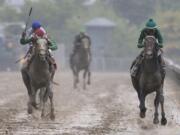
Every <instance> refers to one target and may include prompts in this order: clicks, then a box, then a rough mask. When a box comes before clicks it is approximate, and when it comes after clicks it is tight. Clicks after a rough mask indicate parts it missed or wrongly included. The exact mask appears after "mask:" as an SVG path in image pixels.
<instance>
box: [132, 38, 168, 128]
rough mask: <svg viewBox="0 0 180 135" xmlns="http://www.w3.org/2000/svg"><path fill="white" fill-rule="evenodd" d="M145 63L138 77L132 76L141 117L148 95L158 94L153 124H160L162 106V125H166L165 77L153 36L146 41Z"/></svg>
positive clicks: (142, 116)
mask: <svg viewBox="0 0 180 135" xmlns="http://www.w3.org/2000/svg"><path fill="white" fill-rule="evenodd" d="M144 45H145V48H144V52H143V56H144V58H143V61H142V64H141V66H140V69H139V72H138V74H137V76H136V77H133V76H131V79H132V83H133V86H134V88H135V89H136V91H137V94H138V98H139V101H140V105H139V107H140V117H141V118H144V117H145V113H146V107H145V98H146V96H147V95H148V94H150V93H152V92H156V97H155V100H154V106H155V113H154V120H153V123H154V124H157V123H159V119H158V106H159V103H160V104H161V115H162V119H161V124H162V125H166V123H167V120H166V117H165V112H164V95H163V85H164V78H165V75H163V74H162V72H161V68H162V67H161V65H160V62H159V57H160V56H159V55H158V53H159V48H158V47H157V42H156V39H155V38H154V37H153V36H147V37H146V38H145V41H144Z"/></svg>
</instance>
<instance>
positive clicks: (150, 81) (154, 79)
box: [141, 74, 161, 89]
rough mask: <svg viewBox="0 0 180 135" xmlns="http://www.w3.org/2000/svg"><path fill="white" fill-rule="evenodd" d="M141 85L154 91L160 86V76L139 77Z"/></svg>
mask: <svg viewBox="0 0 180 135" xmlns="http://www.w3.org/2000/svg"><path fill="white" fill-rule="evenodd" d="M141 82H142V83H141V85H142V86H143V87H144V88H147V89H156V88H158V87H160V85H161V76H160V75H159V74H154V75H153V74H152V75H148V76H142V77H141Z"/></svg>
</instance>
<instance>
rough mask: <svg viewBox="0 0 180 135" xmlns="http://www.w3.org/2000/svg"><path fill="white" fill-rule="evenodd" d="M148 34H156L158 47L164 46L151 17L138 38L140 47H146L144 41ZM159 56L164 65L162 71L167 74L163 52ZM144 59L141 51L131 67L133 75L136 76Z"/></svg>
mask: <svg viewBox="0 0 180 135" xmlns="http://www.w3.org/2000/svg"><path fill="white" fill-rule="evenodd" d="M146 36H154V37H155V38H156V39H157V41H158V42H157V45H158V47H159V48H163V38H162V36H161V33H160V31H159V29H158V28H157V26H156V23H155V21H154V20H153V19H149V20H148V21H147V23H146V27H145V28H144V29H143V30H142V31H141V34H140V37H139V40H138V45H137V47H138V48H143V47H144V44H143V41H144V39H145V37H146ZM158 58H159V61H160V64H161V67H162V73H163V74H164V75H165V62H164V60H163V58H162V54H160V56H159V57H158ZM142 59H143V52H141V54H140V55H139V56H138V57H137V58H136V60H135V61H134V65H133V67H132V68H131V75H132V76H134V77H135V76H136V74H137V72H138V69H139V66H140V65H141V62H142Z"/></svg>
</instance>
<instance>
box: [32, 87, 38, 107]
mask: <svg viewBox="0 0 180 135" xmlns="http://www.w3.org/2000/svg"><path fill="white" fill-rule="evenodd" d="M31 91H32V94H31V105H32V106H33V107H34V108H35V109H38V108H37V104H36V92H37V89H36V88H35V87H34V86H33V85H31Z"/></svg>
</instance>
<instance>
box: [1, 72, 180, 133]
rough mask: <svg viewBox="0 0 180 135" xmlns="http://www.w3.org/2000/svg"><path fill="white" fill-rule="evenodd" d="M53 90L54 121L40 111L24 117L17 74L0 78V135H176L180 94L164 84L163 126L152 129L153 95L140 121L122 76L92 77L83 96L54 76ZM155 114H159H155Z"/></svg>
mask: <svg viewBox="0 0 180 135" xmlns="http://www.w3.org/2000/svg"><path fill="white" fill-rule="evenodd" d="M55 81H56V82H59V83H60V86H54V101H55V115H56V119H55V121H51V120H49V103H47V110H46V117H45V118H44V119H41V117H40V111H39V110H35V111H34V114H33V115H28V114H27V106H26V104H27V99H28V97H27V91H26V89H25V87H24V85H23V83H22V79H21V75H20V73H14V72H13V73H0V93H1V94H0V135H1V134H2V135H3V134H7V135H180V89H179V86H178V85H177V83H176V82H175V81H173V80H172V79H170V78H166V82H165V87H164V91H165V92H164V93H165V111H166V116H167V120H168V124H167V125H166V126H161V125H160V124H159V125H154V124H153V114H154V107H153V103H154V94H152V95H150V96H148V97H147V102H146V106H147V109H148V110H147V113H146V118H145V119H141V118H139V108H138V104H139V102H138V99H137V94H136V92H135V90H134V89H133V87H132V85H131V82H130V77H129V74H128V73H93V76H92V85H91V86H88V88H87V90H83V89H81V85H79V89H77V90H73V88H72V75H71V73H58V74H57V75H56V77H55ZM159 113H160V112H159Z"/></svg>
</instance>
